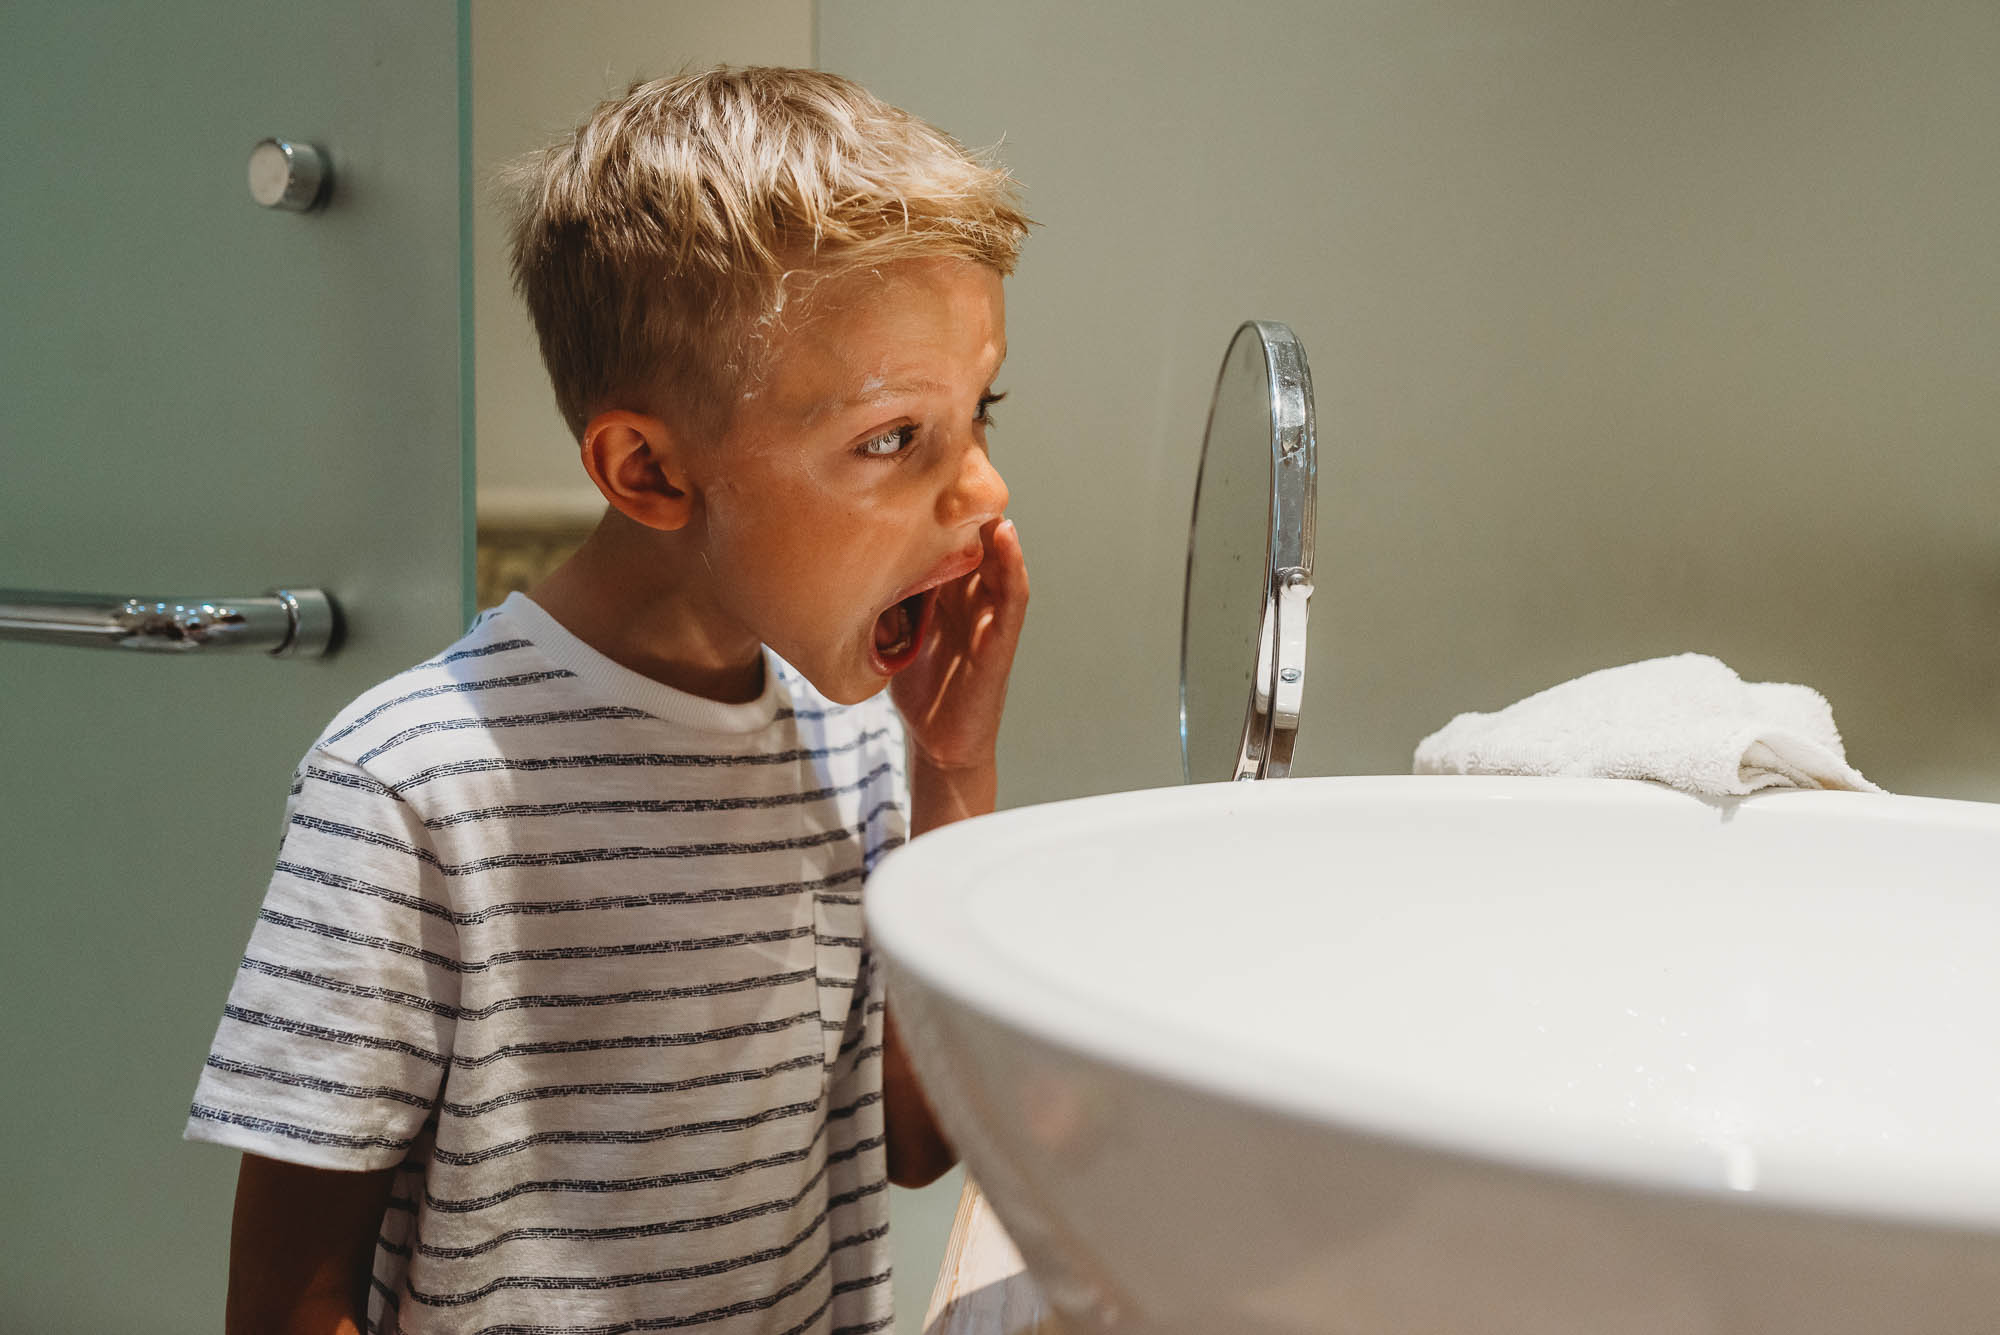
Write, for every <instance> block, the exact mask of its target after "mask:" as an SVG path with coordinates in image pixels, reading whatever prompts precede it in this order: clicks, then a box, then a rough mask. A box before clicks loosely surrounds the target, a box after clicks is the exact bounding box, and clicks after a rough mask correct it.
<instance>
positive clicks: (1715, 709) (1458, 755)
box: [1415, 654, 1882, 797]
mask: <svg viewBox="0 0 2000 1335" xmlns="http://www.w3.org/2000/svg"><path fill="white" fill-rule="evenodd" d="M1415 769H1416V772H1417V773H1418V774H1537V775H1563V776H1568V777H1575V778H1583V777H1591V776H1595V777H1599V778H1607V779H1650V780H1652V781H1653V782H1655V783H1664V784H1667V785H1668V786H1670V787H1674V788H1679V789H1681V790H1683V791H1684V792H1690V793H1696V794H1700V795H1702V796H1706V797H1741V796H1743V795H1744V794H1746V793H1753V792H1756V791H1757V790H1758V789H1760V788H1849V789H1854V790H1856V791H1858V792H1865V793H1879V792H1881V791H1882V790H1881V789H1880V788H1877V787H1876V786H1875V785H1874V784H1872V783H1870V782H1869V781H1868V780H1867V779H1864V778H1863V777H1861V772H1860V771H1859V770H1856V769H1855V768H1854V767H1853V766H1851V765H1849V764H1848V763H1847V753H1846V751H1845V750H1844V749H1843V748H1842V746H1841V744H1840V733H1839V731H1838V730H1836V729H1835V728H1834V726H1833V709H1832V708H1831V707H1830V706H1829V705H1828V704H1827V702H1826V698H1825V697H1824V696H1822V695H1821V694H1820V693H1819V692H1818V691H1815V690H1812V689H1811V688H1809V687H1805V686H1791V685H1785V684H1782V683H1778V682H1746V681H1744V680H1743V679H1742V678H1740V677H1738V676H1737V675H1736V674H1735V673H1734V672H1732V671H1731V670H1730V669H1729V667H1728V666H1727V665H1726V664H1724V663H1722V662H1720V661H1718V660H1716V659H1714V658H1710V657H1709V656H1708V655H1706V654H1677V655H1675V656H1674V657H1672V658H1653V659H1648V660H1646V661H1645V662H1643V663H1628V664H1626V665H1625V666H1624V667H1614V668H1605V669H1603V670H1602V671H1599V672H1592V673H1590V674H1588V675H1586V676H1582V677H1578V678H1577V679H1576V680H1575V681H1568V682H1564V683H1563V684H1562V685H1560V686H1552V687H1550V688H1549V689H1548V690H1546V691H1542V692H1541V693H1539V694H1537V695H1531V696H1529V697H1528V698H1527V699H1525V700H1522V701H1520V702H1519V703H1517V704H1513V705H1509V706H1508V707H1507V708H1505V709H1503V710H1500V711H1499V712H1498V713H1494V714H1460V715H1459V716H1458V717H1457V718H1455V719H1453V720H1452V721H1451V722H1450V723H1448V724H1446V725H1445V726H1444V727H1443V728H1441V729H1439V730H1438V731H1437V732H1434V733H1432V734H1431V735H1430V736H1429V737H1426V738H1424V740H1423V741H1422V742H1421V743H1419V744H1418V746H1417V756H1416V766H1415Z"/></svg>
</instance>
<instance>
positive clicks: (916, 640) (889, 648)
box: [872, 589, 937, 672]
mask: <svg viewBox="0 0 2000 1335" xmlns="http://www.w3.org/2000/svg"><path fill="white" fill-rule="evenodd" d="M936 592H937V591H936V590H935V589H925V590H924V591H923V592H922V593H913V594H911V595H910V596H909V597H907V598H905V599H903V600H902V601H901V602H896V603H891V604H889V606H888V608H887V609H886V610H885V611H884V612H883V613H882V615H881V616H879V617H876V618H875V638H874V643H873V645H872V647H873V649H874V650H875V664H876V666H877V667H878V668H880V669H881V670H882V671H884V672H900V671H902V670H903V669H904V668H906V667H908V666H909V665H910V664H911V663H913V662H915V661H916V658H917V651H918V650H919V649H921V648H922V647H923V643H924V632H925V631H926V630H928V629H929V628H930V617H931V603H932V600H933V598H934V596H935V594H936Z"/></svg>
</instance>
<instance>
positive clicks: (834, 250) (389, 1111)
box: [187, 69, 1027, 1335]
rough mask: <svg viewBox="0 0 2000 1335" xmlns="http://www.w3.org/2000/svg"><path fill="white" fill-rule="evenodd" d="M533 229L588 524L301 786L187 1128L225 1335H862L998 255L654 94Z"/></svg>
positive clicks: (959, 596) (983, 680) (981, 586)
mask: <svg viewBox="0 0 2000 1335" xmlns="http://www.w3.org/2000/svg"><path fill="white" fill-rule="evenodd" d="M524 186H525V188H524V190H523V202H522V203H521V205H520V208H519V211H518V215H517V219H516V225H515V231H514V246H515V261H514V262H515V275H516V279H517V282H518V285H519V287H520V288H521V290H522V292H523V293H524V295H525V296H526V298H527V301H528V305H529V308H530V311H531V313H532V314H533V316H534V319H535V324H536V327H537V330H538V333H539V335H540V338H541V345H542V351H543V358H544V360H545V361H546V363H547V365H548V368H549V373H550V378H551V380H552V382H553V384H554V387H555V392H556V398H557V401H558V403H559V405H560V407H561V408H562V410H563V413H564V415H565V417H566V418H567V419H568V421H569V424H570V426H571V427H572V429H573V430H574V431H575V433H576V436H577V439H578V442H579V453H580V457H581V461H582V463H583V466H584V468H585V470H586V471H587V472H588V473H589V475H590V477H591V480H592V481H593V482H595V483H596V485H597V487H598V489H599V490H600V491H602V492H603V494H604V497H605V499H606V500H607V501H608V502H609V504H610V509H609V511H608V513H607V514H606V516H605V519H604V521H603V523H602V525H601V526H600V527H599V528H598V529H597V531H596V532H595V534H594V535H593V536H592V537H591V538H590V540H589V541H588V542H587V543H585V545H584V546H583V548H582V549H581V550H580V551H579V552H578V553H577V554H576V555H575V556H574V557H573V558H572V559H571V560H570V561H568V562H567V563H566V564H565V565H563V566H562V567H561V568H560V569H558V570H557V571H556V572H555V573H553V574H552V575H551V576H550V577H549V578H548V579H547V580H546V581H545V582H543V583H542V584H541V585H539V586H538V587H537V588H535V589H534V590H532V591H531V593H530V594H529V595H528V596H526V597H523V596H522V595H519V594H516V595H514V596H512V597H510V598H509V599H508V600H507V601H506V602H505V603H504V604H502V605H501V606H500V607H498V608H495V609H491V610H489V611H487V612H485V613H483V614H482V615H481V616H480V618H479V619H478V620H477V621H476V622H475V623H474V625H473V627H472V629H471V631H470V632H469V633H468V634H467V635H466V637H465V638H464V639H463V640H461V641H459V642H458V643H457V644H455V645H453V646H452V647H451V648H450V649H448V650H446V651H445V652H444V653H443V654H441V655H439V656H438V657H436V658H434V659H432V660H430V661H429V662H426V663H424V664H421V665H419V666H418V667H416V668H414V669H412V670H410V671H409V672H406V673H404V674H402V675H401V676H399V677H397V678H395V679H393V680H391V681H390V682H388V683H385V684H384V685H382V686H380V687H378V688H376V689H375V690H373V691H371V692H369V693H368V694H366V695H364V696H363V697H362V698H361V699H359V700H358V701H356V702H355V703H354V704H353V705H352V706H350V707H349V708H348V709H347V710H346V711H345V712H344V713H343V714H341V715H340V717H339V718H337V719H336V720H335V721H334V723H333V724H332V725H331V726H330V727H329V729H328V731H327V732H326V733H325V734H324V735H323V736H322V737H321V739H320V740H319V742H318V743H317V744H316V745H315V747H314V748H313V750H312V751H311V752H310V753H309V754H308V756H307V757H306V760H305V762H304V763H303V765H302V766H301V767H300V770H299V774H298V777H297V779H296V781H295V783H294V786H293V792H292V797H291V799H290V802H289V803H288V807H287V825H286V834H285V840H284V844H283V847H282V849H281V851H280V853H279V857H278V865H277V870H276V872H275V874H274V875H273V878H272V882H271V886H270V889H269V892H268V895H267V898H266V900H265V905H264V909H263V912H262V913H261V914H260V916H259V920H258V922H257V925H256V928H255V931H254V934H253V936H252V938H251V941H250V947H249V950H248V953H247V954H246V957H245V959H244V961H243V965H242V968H241V970H240V971H239V973H238V975H237V978H236V981H235V983H234V986H233V989H232V991H231V994H230V999H229V1004H228V1006H227V1008H226V1010H225V1012H224V1018H223V1020H222V1023H221V1027H220V1029H219V1030H218V1033H217V1036H216V1041H215V1046H214V1049H213V1051H212V1053H211V1055H210V1057H209V1059H208V1064H207V1067H206V1069H205V1070H204V1071H203V1073H202V1077H201V1083H200V1086H199V1088H198V1089H197V1091H196V1095H195V1101H194V1107H193V1109H192V1113H191V1116H190V1119H189V1123H188V1129H187V1134H188V1135H189V1136H190V1137H192V1138H196V1139H203V1140H213V1141H218V1142H221V1143H223V1144H228V1145H232V1146H235V1147H237V1148H239V1149H241V1150H243V1151H245V1153H244V1157H243V1165H242V1169H241V1172H240V1176H239V1181H238V1190H237V1202H236V1214H235V1221H234V1228H233V1231H232V1235H231V1265H230V1296H229V1328H230V1329H231V1330H232V1331H245V1332H248V1331H255V1332H259V1333H260V1335H262V1333H264V1332H272V1331H281V1330H282V1331H307V1330H310V1331H355V1330H360V1329H364V1328H365V1329H368V1330H380V1331H405V1332H413V1333H417V1332H437V1331H452V1332H458V1331H495V1332H497V1331H530V1330H532V1331H538V1332H576V1333H577V1335H581V1333H582V1332H586V1331H588V1332H599V1333H604V1335H608V1333H610V1332H623V1331H640V1330H648V1331H650V1330H667V1329H684V1328H693V1329H698V1330H701V1331H714V1332H752V1331H755V1332H808V1331H811V1332H833V1331H877V1330H886V1329H888V1328H889V1326H890V1324H891V1320H892V1318H891V1313H890V1289H889V1285H888V1283H887V1280H888V1275H889V1261H888V1257H889V1253H888V1241H887V1236H886V1235H887V1223H888V1208H887V1192H886V1182H887V1181H895V1182H898V1183H905V1184H911V1185H916V1184H921V1183H923V1182H926V1181H929V1180H931V1179H933V1178H935V1177H936V1176H937V1175H938V1174H939V1173H941V1172H942V1171H944V1169H945V1168H947V1167H948V1166H949V1165H950V1163H951V1161H952V1158H953V1155H952V1151H951V1150H950V1148H949V1147H948V1146H947V1145H946V1144H945V1142H944V1141H943V1139H942V1138H941V1137H940V1135H939V1133H938V1130H937V1128H936V1126H935V1124H934V1123H933V1121H932V1119H931V1116H930V1113H929V1110H928V1109H927V1108H926V1107H925V1105H924V1102H923V1099H922V1097H921V1094H920V1093H919V1091H918V1089H917V1086H916V1084H915V1081H914V1079H913V1077H912V1075H911V1073H910V1069H909V1066H908V1064H907V1062H906V1060H905V1058H904V1055H903V1052H902V1049H901V1045H900V1043H899V1042H898V1039H897V1036H896V1030H895V1027H894V1024H893V1022H892V1021H891V1018H890V1016H889V1015H888V1014H887V1012H886V1009H885V1005H884V1001H883V995H882V981H881V975H880V973H879V972H878V970H877V969H876V967H875V964H874V961H873V959H872V958H871V956H870V954H869V951H868V948H867V945H866V943H865V942H864V941H863V939H862V921H861V908H860V904H861V886H862V878H863V876H864V875H865V874H866V872H867V871H868V869H869V868H870V867H872V865H873V864H874V862H875V860H876V859H877V858H878V857H879V856H880V855H881V854H882V853H883V852H885V851H887V850H888V849H890V848H893V847H895V846H896V845H898V844H899V843H901V842H902V840H903V838H904V837H905V831H906V829H907V831H908V832H909V833H912V834H915V833H921V832H923V831H924V830H926V829H929V828H932V827H934V826H937V825H940V824H943V823H945V822H948V821H952V820H956V819H959V818H962V817H964V816H968V815H973V814H977V813H980V812H984V811H988V810H991V809H992V805H993V800H994V782H995V780H994V760H993V755H994V742H995V737H996V734H997V730H998V727H999V721H1000V712H1001V705H1002V702H1003V697H1004V694H1005V688H1006V681H1007V673H1008V670H1009V667H1010V666H1011V663H1012V661H1013V654H1014V648H1015V644H1016V642H1017V640H1018V637H1019V634H1020V628H1021V623H1022V618H1023V616H1024V615H1025V611H1026V604H1027V579H1026V572H1025V569H1024V566H1023V564H1022V558H1021V548H1020V544H1019V542H1018V540H1017V538H1016V536H1015V534H1014V532H1013V528H1012V526H1011V525H1010V524H1008V523H1006V522H1005V521H1004V520H1003V519H1002V518H1001V514H1002V511H1003V510H1004V509H1005V507H1006V503H1007V488H1006V486H1005V484H1004V483H1003V482H1002V481H1001V479H1000V477H999V475H998V474H997V473H996V472H995V471H994V469H993V467H992V465H991V463H990V462H989V461H988V459H987V453H986V439H985V438H986V431H987V427H988V422H989V417H988V409H989V408H990V406H991V404H992V403H993V402H994V401H995V400H996V399H997V398H998V397H999V396H998V395H997V394H995V393H994V392H993V389H992V383H993V377H994V375H995V373H996V372H997V371H998V369H999V365H1000V362H1001V359H1002V357H1003V355H1004V352H1005V333H1004V315H1003V309H1002V303H1001V288H1000V280H1001V277H1002V276H1003V275H1004V274H1006V273H1008V272H1009V271H1010V270H1011V269H1012V266H1013V262H1014V258H1015V255H1016V253H1017V250H1018V247H1019V243H1020V240H1021V238H1022V236H1023V235H1024V233H1025V228H1026V225H1027V220H1026V219H1025V218H1024V217H1023V216H1022V215H1021V213H1020V212H1019V210H1018V209H1017V207H1016V206H1015V204H1014V202H1013V196H1012V186H1011V183H1010V182H1009V180H1008V179H1007V177H1006V176H1005V175H1004V174H1003V173H1001V172H999V171H996V170H994V169H991V168H988V167H985V166H983V165H981V164H979V163H977V162H976V161H974V160H972V159H971V158H969V157H968V156H967V155H966V154H965V152H964V151H963V150H962V149H960V148H959V147H958V146H957V145H956V144H955V143H953V142H952V141H950V140H949V139H947V138H945V137H944V136H942V135H940V134H939V133H937V132H936V131H934V130H932V129H931V128H930V127H928V126H925V125H923V124H922V123H921V122H918V121H916V120H914V119H913V118H911V117H909V116H907V115H905V114H904V113H902V112H899V111H897V110H895V109H893V108H890V107H887V106H885V105H883V104H882V103H880V102H878V101H876V100H875V99H874V98H872V97H871V96H869V95H868V94H867V93H865V92H863V91H862V90H861V89H859V88H857V87H855V86H854V85H852V84H850V83H847V82H846V81H844V80H841V79H838V78H836V77H833V76H831V75H826V74H820V73H816V72H811V71H799V70H771V69H748V70H735V71H730V70H714V71H709V72H706V73H702V74H696V75H691V76H686V77H682V78H677V79H671V80H663V81H660V82H656V83H652V84H646V85H642V86H639V87H636V88H634V89H633V90H632V92H631V93H630V94H628V95H627V96H626V97H624V98H622V99H619V100H617V101H615V102H610V103H606V104H605V105H604V106H602V107H600V108H599V109H598V111H597V112H596V114H595V115H593V116H592V118H591V119H590V121H589V122H588V123H586V124H585V125H584V126H583V127H582V128H581V129H579V130H578V131H577V132H576V134H575V135H574V136H573V137H571V138H570V139H569V140H567V141H565V142H563V143H560V144H558V145H557V146H556V147H554V148H552V149H551V150H549V152H548V153H547V154H546V155H544V157H543V158H542V159H541V160H540V161H539V162H538V163H537V164H535V166H534V167H533V168H532V169H531V170H530V171H528V172H527V173H526V174H525V177H524ZM885 686H886V687H888V691H887V693H886V694H887V696H889V697H893V705H894V708H892V707H891V703H890V701H889V699H886V698H885V696H884V690H883V688H884V687H885ZM899 713H900V718H899V717H898V715H899ZM906 725H907V750H906V746H905V727H906ZM906 775H907V778H906ZM906 784H907V790H908V792H909V794H910V799H909V802H908V809H907V811H906V809H905V805H906V804H905V800H904V797H903V792H904V790H905V787H906Z"/></svg>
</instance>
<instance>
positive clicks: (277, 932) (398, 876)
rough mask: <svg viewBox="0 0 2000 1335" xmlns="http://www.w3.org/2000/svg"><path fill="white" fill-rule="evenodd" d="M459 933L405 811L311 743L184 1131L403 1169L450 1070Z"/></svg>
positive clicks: (293, 1157) (362, 774)
mask: <svg viewBox="0 0 2000 1335" xmlns="http://www.w3.org/2000/svg"><path fill="white" fill-rule="evenodd" d="M460 973H461V964H460V960H459V951H458V929H457V925H456V923H455V920H454V917H453V914H452V910H451V905H450V899H449V897H448V895H447V894H446V892H445V889H444V877H443V875H442V874H441V870H440V867H439V863H438V859H437V855H436V854H435V853H434V852H432V850H431V848H430V844H429V840H428V837H427V833H426V831H425V829H424V826H423V823H422V820H421V819H420V817H419V815H418V814H417V813H416V812H415V811H413V810H412V809H411V807H410V805H409V803H407V802H405V801H404V800H403V799H402V798H401V797H399V796H398V795H397V794H396V793H395V792H393V791H392V790H391V789H390V788H388V787H387V786H385V785H384V784H382V783H381V782H380V781H378V780H377V779H375V778H374V777H373V776H371V775H370V774H369V773H367V772H366V771H365V770H363V769H361V768H358V767H356V766H354V765H351V764H349V763H347V762H345V761H342V760H339V759H336V758H334V757H333V756H330V755H328V754H327V753H325V752H324V751H321V750H318V749H315V750H314V751H313V752H312V753H310V754H309V755H308V756H307V757H306V760H305V762H304V763H303V764H302V765H301V766H300V768H299V771H298V774H297V776H296V779H295V782H294V785H293V792H292V796H291V798H290V800H289V801H288V802H287V805H286V820H285V832H284V838H283V841H282V843H281V845H280V847H279V851H278V859H277V866H276V868H275V869H274V870H273V872H272V875H271V883H270V887H269V889H268V890H267V891H266V892H265V896H264V903H263V907H262V909H261V910H260V911H259V913H258V915H257V921H256V925H255V927H254V928H253V930H252V932H251V936H250V945H249V948H248V950H247V951H246V952H245V954H244V957H243V962H242V964H241V966H240V967H239V969H238V971H237V975H236V978H235V981H234V983H233V984H232V985H231V987H230V992H229V1000H228V1002H227V1004H226V1005H225V1007H224V1009H223V1016H222V1021H221V1024H220V1025H219V1027H218V1028H217V1030H216V1035H215V1043H214V1046H213V1047H212V1048H211V1049H210V1051H209V1055H208V1061H207V1063H206V1065H205V1066H204V1067H203V1069H202V1073H201V1079H200V1082H199V1084H198V1086H197V1087H196V1090H195V1097H194V1105H193V1107H192V1109H191V1110H190V1112H189V1117H188V1123H187V1129H186V1132H185V1134H186V1136H187V1138H188V1139H190V1140H205V1141H213V1142H216V1143H219V1144H224V1145H230V1146H234V1147H235V1148H238V1149H242V1150H248V1151H251V1152H253V1153H256V1154H261V1155H265V1156H267V1157H269V1158H274V1159H283V1160H287V1161H290V1162H294V1163H301V1164H307V1165H311V1166H314V1167H321V1168H337V1169H348V1170H356V1171H362V1170H369V1169H378V1168H387V1167H391V1166H393V1165H395V1164H398V1163H400V1162H402V1160H403V1159H404V1157H405V1156H406V1155H407V1154H408V1152H409V1151H410V1149H411V1147H412V1146H413V1145H415V1143H416V1141H417V1139H418V1137H419V1136H420V1135H421V1134H422V1133H423V1130H424V1127H425V1124H426V1123H427V1122H428V1121H429V1119H430V1117H431V1113H432V1109H433V1108H434V1106H435V1105H436V1103H437V1099H438V1093H439V1089H440V1087H441V1085H442V1081H443V1077H444V1073H445V1070H446V1068H447V1067H448V1066H449V1064H450V1052H451V1045H452V1037H453V1031H454V1028H455V1027H456V1023H457V1019H456V1017H457V1015H458V994H459V978H460Z"/></svg>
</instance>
